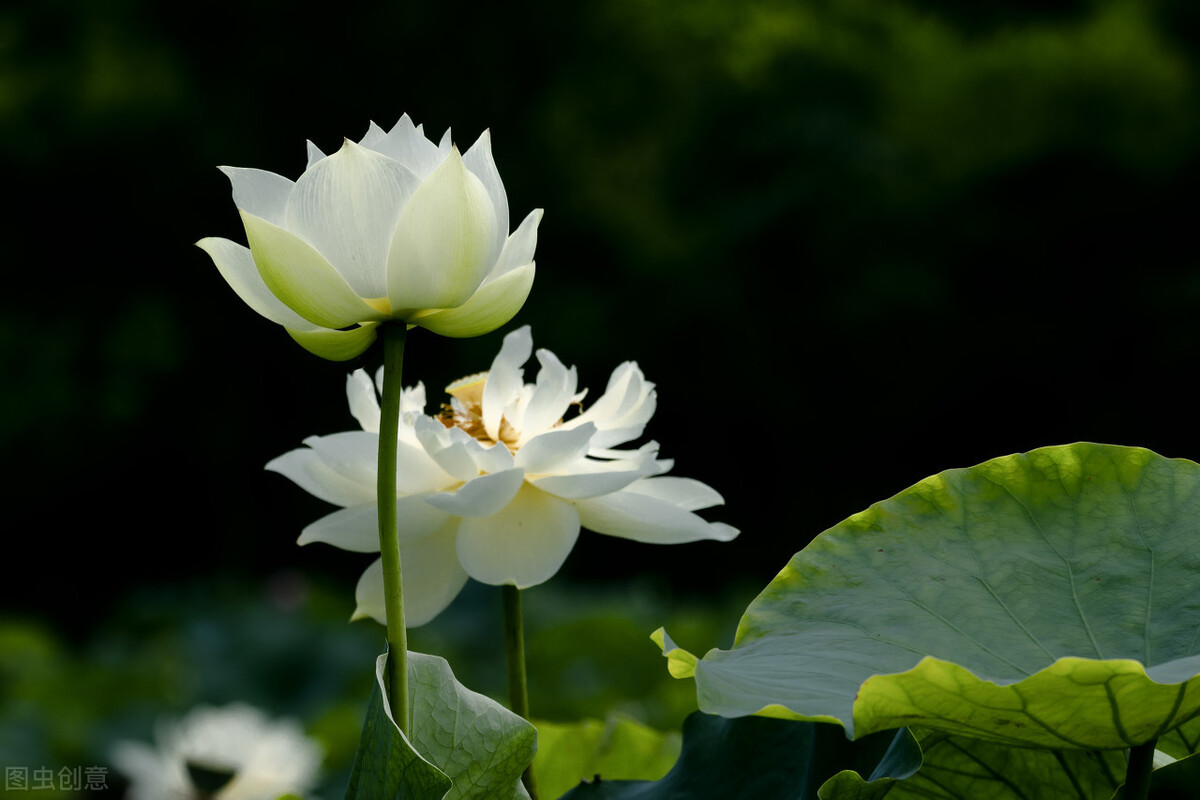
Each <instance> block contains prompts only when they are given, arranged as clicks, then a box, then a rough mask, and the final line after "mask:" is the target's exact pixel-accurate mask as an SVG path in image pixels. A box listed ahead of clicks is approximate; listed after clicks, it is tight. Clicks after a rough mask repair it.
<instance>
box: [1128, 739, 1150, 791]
mask: <svg viewBox="0 0 1200 800" xmlns="http://www.w3.org/2000/svg"><path fill="white" fill-rule="evenodd" d="M1157 745H1158V739H1151V740H1150V741H1148V742H1146V743H1145V744H1139V745H1137V746H1136V747H1131V748H1129V766H1128V767H1126V768H1125V795H1124V797H1125V800H1146V798H1147V797H1149V796H1150V773H1151V772H1153V771H1154V748H1155V746H1157Z"/></svg>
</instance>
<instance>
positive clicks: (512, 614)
mask: <svg viewBox="0 0 1200 800" xmlns="http://www.w3.org/2000/svg"><path fill="white" fill-rule="evenodd" d="M500 594H501V597H503V599H504V654H505V657H506V659H507V661H508V705H509V706H510V707H511V708H512V710H513V713H514V714H518V715H520V717H521V718H522V719H525V720H528V719H529V688H528V684H527V682H526V680H525V624H524V623H523V622H522V620H521V590H520V589H518V588H517V587H516V586H513V585H511V584H506V585H504V586H501V587H500ZM521 780H522V781H523V782H524V783H525V789H526V791H528V792H529V796H530V798H532V800H538V793H537V781H536V780H534V777H533V765H532V764H530V765H529V768H528V769H526V770H525V774H524V775H522V776H521Z"/></svg>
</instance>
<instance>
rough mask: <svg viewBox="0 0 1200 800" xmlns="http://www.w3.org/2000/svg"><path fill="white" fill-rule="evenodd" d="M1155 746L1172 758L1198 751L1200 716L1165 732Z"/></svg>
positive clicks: (1182, 756)
mask: <svg viewBox="0 0 1200 800" xmlns="http://www.w3.org/2000/svg"><path fill="white" fill-rule="evenodd" d="M1155 746H1156V747H1157V748H1158V749H1159V750H1161V751H1163V752H1164V753H1166V754H1167V755H1169V756H1171V757H1172V758H1187V757H1188V756H1190V755H1194V754H1196V753H1200V717H1196V718H1195V719H1193V720H1190V721H1188V722H1185V723H1184V724H1183V725H1180V726H1179V727H1178V728H1175V729H1173V730H1172V731H1171V732H1169V733H1167V734H1165V735H1164V736H1162V737H1161V738H1160V739H1159V740H1158V743H1157V745H1155Z"/></svg>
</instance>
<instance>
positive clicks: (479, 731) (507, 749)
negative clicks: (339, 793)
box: [346, 651, 537, 800]
mask: <svg viewBox="0 0 1200 800" xmlns="http://www.w3.org/2000/svg"><path fill="white" fill-rule="evenodd" d="M386 665H387V654H386V653H385V654H384V655H381V656H380V657H379V658H378V659H377V660H376V663H375V690H374V691H373V692H372V694H371V702H370V706H369V707H368V709H367V719H366V723H365V724H364V725H363V733H362V739H361V740H360V741H359V745H358V753H357V755H356V756H355V759H354V769H353V772H352V773H351V775H350V785H349V788H347V790H346V800H399V798H405V800H443V798H444V800H457V798H471V799H472V800H513V799H514V798H528V797H529V795H528V793H527V792H526V791H525V788H524V787H523V786H522V785H521V780H520V779H521V773H522V772H524V770H525V768H526V767H527V766H529V764H530V762H532V761H533V754H534V751H535V750H536V748H537V733H536V731H535V730H534V728H533V726H532V725H530V724H529V723H528V722H526V721H525V720H523V719H521V718H520V717H519V716H517V715H516V714H514V713H512V712H511V711H509V710H508V709H506V708H504V707H503V706H501V705H500V704H499V703H497V702H496V701H494V700H492V699H490V698H488V697H485V696H484V695H481V694H478V693H477V692H473V691H471V690H470V689H468V688H466V687H465V686H463V685H462V684H461V683H459V682H458V681H457V680H455V678H454V673H453V672H451V671H450V666H449V664H447V663H446V660H445V659H442V658H438V657H437V656H428V655H424V654H422V653H413V652H411V651H410V652H409V654H408V699H409V713H410V717H411V723H412V724H411V728H410V731H409V737H408V738H406V737H405V736H404V735H403V734H402V733H401V732H400V729H399V728H398V727H397V726H396V724H395V722H394V721H393V720H392V716H391V711H390V710H389V709H388V707H387V686H386V682H385V678H386Z"/></svg>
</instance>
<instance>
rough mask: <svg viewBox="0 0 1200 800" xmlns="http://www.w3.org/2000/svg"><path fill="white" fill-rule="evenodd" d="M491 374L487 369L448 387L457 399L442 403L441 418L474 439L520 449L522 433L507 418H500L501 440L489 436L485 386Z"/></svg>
mask: <svg viewBox="0 0 1200 800" xmlns="http://www.w3.org/2000/svg"><path fill="white" fill-rule="evenodd" d="M487 376H488V374H487V373H486V372H480V373H477V374H475V375H468V376H467V377H465V378H460V379H458V380H456V381H455V382H454V383H452V384H450V385H449V386H447V387H446V392H447V393H448V394H449V395H450V396H451V397H452V398H454V399H453V402H450V403H443V404H442V410H441V411H440V412H439V413H438V421H439V422H441V423H442V424H443V425H445V426H446V427H447V428H461V429H462V430H464V431H466V432H467V434H469V435H470V436H471V438H473V439H477V440H479V441H481V442H483V443H484V444H502V445H504V446H505V447H507V448H508V449H509V450H510V451H512V452H516V450H517V441H518V440H520V438H521V432H520V431H518V430H517V429H516V428H514V427H513V426H512V425H510V424H509V422H508V420H507V419H505V418H504V417H501V418H500V431H499V441H497V440H496V439H493V438H492V437H491V436H490V435H488V432H487V428H486V427H485V426H484V424H483V385H484V384H485V383H487Z"/></svg>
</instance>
